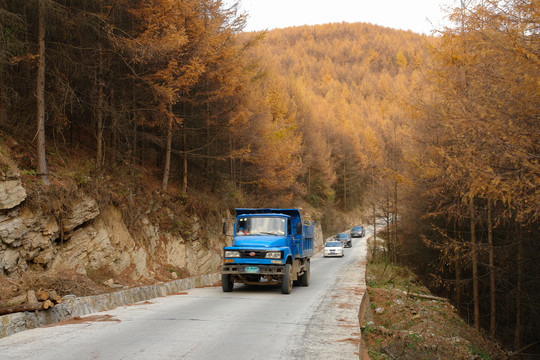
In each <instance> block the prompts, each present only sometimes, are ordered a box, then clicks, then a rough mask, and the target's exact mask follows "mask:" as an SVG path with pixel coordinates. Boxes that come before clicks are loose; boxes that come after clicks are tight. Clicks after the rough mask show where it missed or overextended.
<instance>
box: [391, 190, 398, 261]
mask: <svg viewBox="0 0 540 360" xmlns="http://www.w3.org/2000/svg"><path fill="white" fill-rule="evenodd" d="M392 220H393V222H394V263H397V260H398V256H397V250H398V183H397V181H396V182H395V183H394V213H393V214H392Z"/></svg>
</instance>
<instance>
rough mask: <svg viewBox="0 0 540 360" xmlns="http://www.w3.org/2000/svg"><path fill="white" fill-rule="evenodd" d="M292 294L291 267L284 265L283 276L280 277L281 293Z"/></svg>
mask: <svg viewBox="0 0 540 360" xmlns="http://www.w3.org/2000/svg"><path fill="white" fill-rule="evenodd" d="M291 292H292V266H291V264H285V268H284V269H283V275H281V293H282V294H290V293H291Z"/></svg>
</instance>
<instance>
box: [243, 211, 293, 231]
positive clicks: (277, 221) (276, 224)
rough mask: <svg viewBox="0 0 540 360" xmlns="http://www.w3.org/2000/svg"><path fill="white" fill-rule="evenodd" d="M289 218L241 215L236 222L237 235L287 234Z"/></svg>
mask: <svg viewBox="0 0 540 360" xmlns="http://www.w3.org/2000/svg"><path fill="white" fill-rule="evenodd" d="M286 233H287V220H286V219H284V218H279V217H264V216H257V217H241V218H238V221H237V223H236V235H285V234H286Z"/></svg>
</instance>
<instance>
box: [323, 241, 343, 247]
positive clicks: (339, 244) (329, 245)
mask: <svg viewBox="0 0 540 360" xmlns="http://www.w3.org/2000/svg"><path fill="white" fill-rule="evenodd" d="M325 247H341V243H340V242H339V241H329V242H327V243H326V245H325Z"/></svg>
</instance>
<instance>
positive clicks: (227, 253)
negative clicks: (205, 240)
mask: <svg viewBox="0 0 540 360" xmlns="http://www.w3.org/2000/svg"><path fill="white" fill-rule="evenodd" d="M223 257H226V258H231V257H240V253H239V252H238V251H232V250H225V254H224V256H223Z"/></svg>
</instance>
